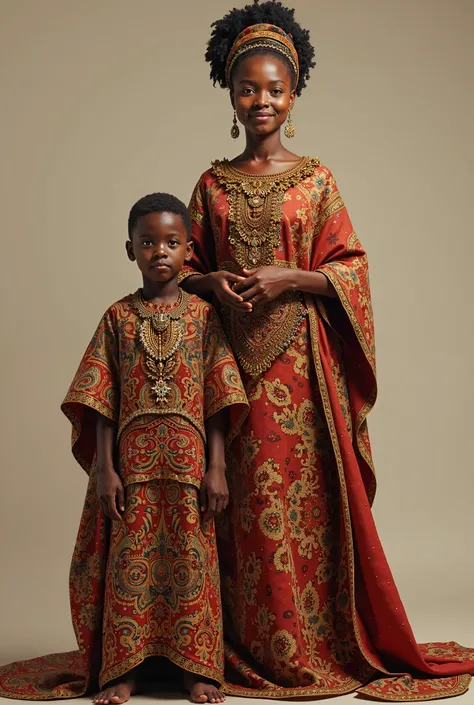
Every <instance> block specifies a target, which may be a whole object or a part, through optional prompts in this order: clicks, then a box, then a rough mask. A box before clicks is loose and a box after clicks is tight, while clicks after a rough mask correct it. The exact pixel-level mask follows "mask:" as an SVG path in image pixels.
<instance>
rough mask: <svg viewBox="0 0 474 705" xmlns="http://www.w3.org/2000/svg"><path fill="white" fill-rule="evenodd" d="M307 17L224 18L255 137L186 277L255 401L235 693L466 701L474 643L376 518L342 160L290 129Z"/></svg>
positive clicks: (365, 294) (232, 519) (230, 169)
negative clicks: (413, 625)
mask: <svg viewBox="0 0 474 705" xmlns="http://www.w3.org/2000/svg"><path fill="white" fill-rule="evenodd" d="M293 14H294V12H293V10H290V9H287V8H285V7H284V6H283V5H282V4H281V3H279V2H264V3H262V4H261V5H258V4H254V5H248V6H246V7H245V8H243V9H239V10H238V9H234V10H232V11H231V12H229V13H228V14H227V15H226V16H225V17H224V18H223V19H221V20H218V21H217V22H215V23H214V25H213V27H214V28H213V32H212V36H211V39H210V42H209V45H208V49H207V54H206V58H207V60H208V61H209V63H210V65H211V78H212V79H213V80H214V83H218V84H219V85H220V86H222V87H227V88H228V89H229V92H230V99H231V104H232V107H233V109H234V121H233V126H232V130H231V134H232V136H233V137H237V136H238V134H239V127H238V122H240V124H241V125H242V126H243V128H244V130H245V137H246V145H245V148H244V151H243V152H242V153H241V154H240V155H239V156H237V157H235V158H234V159H232V160H231V161H227V160H223V161H217V162H214V163H213V165H212V168H210V169H209V170H207V171H206V172H205V173H204V174H203V175H202V176H201V178H200V180H199V182H198V184H197V186H196V188H195V191H194V194H193V197H192V200H191V204H190V209H191V216H192V219H193V240H194V255H193V259H192V260H191V266H190V267H188V268H187V271H186V272H185V274H184V276H183V279H182V286H183V287H184V288H186V289H187V290H188V291H190V292H193V293H195V294H198V295H200V296H203V297H214V300H215V301H216V302H217V303H218V304H219V305H220V309H221V313H222V318H223V321H224V323H225V327H226V329H227V333H228V336H229V338H230V342H231V345H232V347H233V349H234V353H235V354H236V357H237V358H238V361H239V363H240V366H241V369H242V372H243V376H244V384H245V386H246V391H247V395H248V399H249V402H250V405H251V412H250V415H249V416H248V418H247V421H246V422H245V424H244V426H243V427H242V430H241V432H240V434H239V436H238V437H237V438H236V439H235V440H234V441H233V442H232V444H231V446H230V449H229V464H230V465H231V472H230V483H231V492H230V497H231V503H232V507H231V511H230V513H229V515H228V517H227V522H226V523H225V524H223V525H222V526H221V527H220V549H219V556H220V564H221V581H222V585H223V599H224V612H225V614H226V621H225V633H226V639H227V650H226V658H227V667H228V671H227V674H228V675H227V678H228V687H227V692H228V693H233V694H238V695H256V696H258V697H272V698H278V697H280V698H282V697H294V696H321V695H335V694H342V693H347V692H350V691H355V690H358V691H359V692H362V693H365V694H367V695H369V696H372V697H377V698H380V699H389V700H397V699H400V700H408V699H415V700H420V699H431V698H438V697H441V696H449V695H455V694H458V693H460V692H463V691H464V690H465V689H467V687H468V683H469V680H470V676H469V675H468V674H469V673H472V672H474V650H465V649H462V648H461V647H459V646H458V645H456V644H452V643H451V644H444V645H443V644H436V645H434V644H430V645H423V646H418V645H417V644H416V642H415V640H414V637H413V634H412V631H411V629H410V626H409V623H408V620H407V617H406V615H405V612H404V609H403V606H402V603H401V601H400V598H399V596H398V593H397V590H396V587H395V585H394V583H393V579H392V576H391V573H390V569H389V567H388V565H387V562H386V559H385V557H384V554H383V551H382V548H381V545H380V542H379V539H378V537H377V532H376V529H375V526H374V522H373V518H372V514H371V509H370V505H371V503H372V500H373V498H374V492H375V479H374V472H373V466H372V459H371V453H370V444H369V437H368V432H367V425H366V417H367V414H368V412H369V411H370V409H371V408H372V406H373V404H374V401H375V396H376V384H375V359H374V337H373V322H372V311H371V305H370V292H369V284H368V275H367V258H366V255H365V252H364V250H363V248H362V246H361V244H360V242H359V240H358V239H357V237H356V235H355V233H354V232H353V229H352V226H351V222H350V219H349V216H348V214H347V210H346V208H345V206H344V203H343V201H342V199H341V196H340V194H339V191H338V189H337V186H336V183H335V181H334V178H333V176H332V174H331V172H330V171H329V169H327V168H326V167H325V166H323V165H322V164H321V163H320V162H319V160H317V159H309V158H306V157H300V156H298V155H296V154H293V153H292V152H290V151H289V150H288V149H286V148H285V147H284V146H283V145H282V143H281V140H280V133H281V130H282V128H283V127H284V126H285V127H284V132H285V134H286V136H287V137H291V136H292V134H293V132H294V127H293V125H292V121H291V110H292V108H293V106H294V103H295V98H296V96H298V95H299V94H300V93H301V91H302V89H303V88H304V87H305V85H306V81H307V79H308V76H309V71H310V69H311V68H312V67H313V65H314V62H313V53H314V52H313V48H312V46H311V45H310V43H309V34H308V32H307V31H306V30H303V29H301V27H300V26H299V25H298V24H297V23H296V22H295V21H294V18H293ZM197 275H199V276H197ZM407 673H409V674H411V675H406V674H407Z"/></svg>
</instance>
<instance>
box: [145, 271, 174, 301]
mask: <svg viewBox="0 0 474 705" xmlns="http://www.w3.org/2000/svg"><path fill="white" fill-rule="evenodd" d="M142 295H143V298H144V299H146V300H147V301H152V302H154V303H160V304H174V303H175V302H176V300H177V299H178V295H179V286H178V279H177V277H175V278H174V279H171V280H170V281H168V282H163V283H161V282H154V281H152V280H151V279H147V278H146V277H143V287H142Z"/></svg>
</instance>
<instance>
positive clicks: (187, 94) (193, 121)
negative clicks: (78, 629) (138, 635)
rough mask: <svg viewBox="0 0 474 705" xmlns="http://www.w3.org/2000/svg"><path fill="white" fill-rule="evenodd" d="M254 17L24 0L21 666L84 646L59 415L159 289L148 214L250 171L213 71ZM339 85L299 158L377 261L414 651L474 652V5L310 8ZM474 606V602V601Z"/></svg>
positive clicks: (11, 307)
mask: <svg viewBox="0 0 474 705" xmlns="http://www.w3.org/2000/svg"><path fill="white" fill-rule="evenodd" d="M232 4H233V0H232V2H231V0H229V2H223V0H201V1H200V2H194V0H193V1H191V0H188V1H186V2H185V1H183V0H173V1H172V2H164V1H163V2H162V1H161V0H133V2H131V0H80V1H79V0H1V2H0V6H1V21H0V24H1V30H0V32H1V34H0V65H1V72H2V76H1V87H0V95H1V103H2V108H1V120H2V127H1V140H2V147H1V161H2V185H1V190H0V193H1V201H2V203H1V210H0V216H1V226H2V231H3V232H2V240H1V242H2V247H1V274H0V283H1V286H2V297H1V315H2V321H1V331H2V333H1V335H2V345H1V354H2V361H1V365H0V372H1V380H0V389H1V405H2V420H1V479H2V486H1V493H0V502H1V507H0V523H1V527H0V536H1V560H0V566H1V574H2V580H1V583H2V584H1V594H0V610H1V624H0V634H1V650H0V658H1V659H2V660H3V661H7V660H11V659H14V658H19V657H28V656H33V655H37V654H41V653H44V652H47V651H53V650H63V649H68V648H71V647H73V645H74V639H73V633H72V628H71V626H70V620H69V606H68V593H67V579H68V566H69V560H70V556H71V552H72V548H73V543H74V539H75V533H76V529H77V524H78V519H79V516H80V511H81V505H82V500H83V494H84V488H85V477H84V476H83V473H82V471H81V470H80V469H79V467H78V466H76V464H75V462H74V461H73V459H72V456H71V455H70V451H69V433H70V432H69V427H68V423H67V422H66V420H65V419H64V418H62V416H61V414H60V412H59V404H60V402H61V400H62V397H63V395H64V393H65V392H66V389H67V386H68V384H69V382H70V379H71V376H72V374H73V372H74V370H75V368H76V365H77V364H78V362H79V359H80V356H81V355H82V352H83V350H84V348H85V346H86V344H87V342H88V340H89V338H90V336H91V334H92V332H93V330H94V328H95V325H96V323H97V321H98V319H99V317H100V315H101V314H102V312H103V310H104V309H105V308H106V307H107V306H108V305H109V304H110V303H112V302H113V301H114V300H116V299H117V298H119V297H121V296H122V295H124V294H126V293H128V292H129V291H131V290H134V289H135V288H136V287H137V285H138V284H139V277H138V276H137V270H136V269H135V268H134V266H133V265H131V264H130V263H129V262H128V261H127V260H126V257H125V252H124V247H123V241H124V240H125V237H126V220H127V215H128V210H129V208H130V206H131V205H132V204H133V202H134V201H135V200H136V199H137V198H139V197H140V196H142V195H144V194H145V193H147V192H150V191H154V190H160V189H161V190H169V191H172V192H174V193H176V194H177V195H178V196H180V197H181V198H183V199H186V200H187V199H188V197H189V195H190V192H191V189H192V187H193V185H194V183H195V182H196V180H197V179H198V177H199V175H200V173H201V172H202V171H204V170H205V169H206V168H207V167H208V164H209V162H210V160H211V159H212V158H216V157H222V156H226V155H227V156H232V155H233V154H234V153H235V152H236V150H237V149H238V146H237V145H236V144H235V143H233V142H232V140H231V138H230V136H229V129H230V127H231V118H232V113H231V109H230V105H229V101H228V96H227V94H226V92H224V91H222V90H220V89H218V88H213V87H212V84H211V83H210V81H209V80H208V67H207V65H206V64H205V62H204V59H203V53H204V49H205V43H206V40H207V38H208V33H209V25H210V23H211V21H212V20H213V19H215V18H216V17H218V16H220V15H221V14H223V13H224V12H225V11H227V10H228V9H229V8H230V7H231V6H232ZM293 5H294V6H295V7H296V9H297V16H298V18H299V20H300V21H301V22H302V23H303V24H304V25H305V26H308V27H309V28H310V29H311V36H312V39H313V41H314V43H315V45H316V51H317V61H318V65H317V68H316V70H315V72H314V73H313V76H312V79H311V81H310V84H309V87H308V89H307V90H306V91H305V93H304V94H303V97H302V98H301V99H300V100H298V102H297V105H296V109H295V111H294V122H295V126H296V131H297V136H296V138H295V139H294V140H293V142H292V143H291V147H292V148H294V149H295V151H297V152H299V153H301V154H303V153H306V154H310V155H314V156H319V157H320V158H321V159H322V160H323V161H324V162H325V163H327V164H328V165H329V166H330V168H331V169H332V170H333V172H334V174H335V176H336V179H337V180H338V183H339V186H340V188H341V191H342V194H343V196H344V199H345V201H346V203H347V205H348V207H349V212H350V213H351V216H352V219H353V221H354V224H355V227H356V229H357V231H358V233H359V235H360V237H361V239H362V241H363V242H364V244H365V245H366V247H367V249H368V251H369V255H370V261H371V268H372V285H373V295H374V307H375V314H376V329H377V334H378V359H379V384H380V398H379V403H378V407H377V408H376V411H375V412H374V413H373V415H372V419H371V432H372V439H373V446H374V454H375V460H376V466H377V468H378V477H379V486H380V489H379V495H378V500H377V502H376V507H375V513H376V518H377V521H378V526H379V529H380V533H381V536H382V539H383V541H384V544H385V547H386V551H387V554H388V557H389V560H390V562H391V565H392V568H393V570H394V573H395V576H396V579H397V581H398V584H399V587H400V590H401V593H402V597H403V598H404V600H405V603H406V606H407V609H408V612H409V614H410V616H411V619H412V622H413V625H414V628H415V631H416V633H417V635H418V636H419V637H420V639H422V640H428V639H438V638H439V639H449V638H453V639H456V640H459V641H461V642H462V641H464V642H470V644H471V645H474V626H473V612H474V610H473V606H472V596H473V595H474V558H473V556H472V537H473V535H474V532H473V528H474V527H473V519H472V506H473V496H474V494H473V491H474V472H473V462H472V447H473V446H472V436H473V432H472V419H473V413H472V411H473V403H472V398H473V376H472V361H473V360H474V336H473V331H472V323H473V316H472V288H471V286H472V285H471V276H472V262H473V256H474V251H473V239H474V236H473V226H472V218H471V216H470V205H471V201H472V194H473V186H474V183H473V171H472V164H473V156H474V155H473V140H472V116H473V112H474V99H473V91H472V81H471V79H472V72H473V60H474V50H473V46H474V42H473V41H472V36H473V22H474V4H473V3H472V0H450V2H449V3H448V2H445V0H397V1H396V2H394V1H393V0H359V1H358V2H353V1H352V0H335V1H334V2H327V1H326V0H311V2H309V1H308V0H295V1H294V2H293ZM470 598H471V600H470Z"/></svg>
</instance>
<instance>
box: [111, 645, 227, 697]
mask: <svg viewBox="0 0 474 705" xmlns="http://www.w3.org/2000/svg"><path fill="white" fill-rule="evenodd" d="M150 656H164V657H165V658H167V659H169V661H171V662H172V663H174V664H175V666H178V668H181V669H182V670H184V671H187V672H188V673H195V674H196V675H198V676H204V677H205V678H210V679H211V680H213V681H216V683H218V684H219V687H221V686H222V685H223V683H224V673H223V671H219V670H218V669H217V668H216V669H213V668H210V667H209V666H203V665H202V664H201V663H195V662H194V661H193V660H192V659H189V658H186V657H185V656H182V655H181V654H178V653H176V651H174V649H172V648H171V647H170V646H168V645H167V644H147V645H146V646H144V647H143V649H141V651H139V652H138V653H137V654H134V655H133V656H130V657H129V658H128V659H125V661H122V662H121V663H120V664H118V665H117V666H113V667H112V668H109V669H107V670H106V671H105V672H104V673H101V674H100V676H99V687H100V688H103V687H104V686H105V685H107V683H110V681H113V680H116V679H117V678H120V676H123V675H124V674H125V673H128V671H130V670H131V669H132V668H135V667H136V666H138V665H139V664H140V663H143V661H144V660H145V659H146V658H149V657H150ZM190 664H191V666H192V667H191V666H190Z"/></svg>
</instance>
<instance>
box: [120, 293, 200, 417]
mask: <svg viewBox="0 0 474 705" xmlns="http://www.w3.org/2000/svg"><path fill="white" fill-rule="evenodd" d="M189 298H190V297H189V294H188V293H187V292H186V291H183V290H182V289H180V290H179V294H178V300H177V304H176V306H175V307H174V308H172V309H171V310H166V308H158V309H157V310H156V311H150V309H148V308H147V306H146V304H145V302H144V300H143V297H142V293H141V290H140V289H139V290H138V291H137V292H135V294H134V295H133V307H134V308H135V311H136V313H137V315H138V317H139V318H140V319H142V320H141V321H140V322H139V324H138V338H139V340H140V343H141V344H142V347H143V349H144V351H145V354H146V367H147V375H148V378H149V379H150V381H151V382H153V386H152V388H151V389H152V392H153V394H154V395H155V397H156V402H157V404H158V405H160V406H161V405H164V404H166V403H167V402H168V401H169V396H170V393H171V391H172V390H171V387H170V385H169V384H168V382H169V381H170V380H171V379H172V377H173V373H174V369H175V366H176V353H177V352H178V350H179V348H180V347H181V345H182V343H183V338H184V333H185V330H186V322H185V321H184V319H183V314H184V313H185V311H186V310H187V308H188V305H189Z"/></svg>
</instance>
